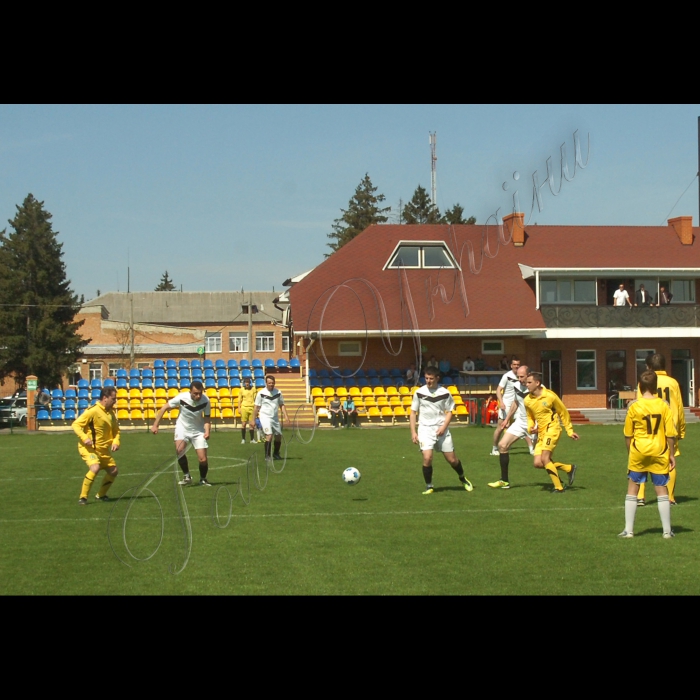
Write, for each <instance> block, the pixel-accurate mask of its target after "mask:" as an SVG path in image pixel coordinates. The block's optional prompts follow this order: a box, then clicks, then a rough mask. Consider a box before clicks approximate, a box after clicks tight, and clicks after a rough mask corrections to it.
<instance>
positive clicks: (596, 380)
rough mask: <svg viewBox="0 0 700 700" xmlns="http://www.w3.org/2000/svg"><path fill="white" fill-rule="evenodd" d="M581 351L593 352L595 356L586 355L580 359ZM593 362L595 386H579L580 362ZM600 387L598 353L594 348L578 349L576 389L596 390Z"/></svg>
mask: <svg viewBox="0 0 700 700" xmlns="http://www.w3.org/2000/svg"><path fill="white" fill-rule="evenodd" d="M580 352H592V353H593V358H589V357H584V358H580V359H579V353H580ZM588 362H592V363H593V386H579V385H578V368H579V363H581V364H583V363H588ZM597 389H598V354H597V353H596V351H595V350H594V349H593V348H588V349H586V348H583V349H581V350H576V391H596V390H597Z"/></svg>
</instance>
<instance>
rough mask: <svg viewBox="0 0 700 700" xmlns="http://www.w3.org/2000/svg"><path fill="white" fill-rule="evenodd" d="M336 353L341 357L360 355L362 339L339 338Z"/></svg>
mask: <svg viewBox="0 0 700 700" xmlns="http://www.w3.org/2000/svg"><path fill="white" fill-rule="evenodd" d="M338 355H340V356H341V357H362V341H361V340H339V341H338Z"/></svg>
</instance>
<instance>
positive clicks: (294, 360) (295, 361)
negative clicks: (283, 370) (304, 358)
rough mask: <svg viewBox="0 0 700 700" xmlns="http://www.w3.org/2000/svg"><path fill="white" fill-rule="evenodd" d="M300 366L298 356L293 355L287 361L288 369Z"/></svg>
mask: <svg viewBox="0 0 700 700" xmlns="http://www.w3.org/2000/svg"><path fill="white" fill-rule="evenodd" d="M300 367H301V363H300V362H299V358H298V357H293V358H292V359H291V360H290V361H289V369H293V370H297V369H299V368H300Z"/></svg>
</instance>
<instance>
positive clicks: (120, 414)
mask: <svg viewBox="0 0 700 700" xmlns="http://www.w3.org/2000/svg"><path fill="white" fill-rule="evenodd" d="M117 420H129V411H128V410H127V409H126V408H120V409H119V410H118V411H117Z"/></svg>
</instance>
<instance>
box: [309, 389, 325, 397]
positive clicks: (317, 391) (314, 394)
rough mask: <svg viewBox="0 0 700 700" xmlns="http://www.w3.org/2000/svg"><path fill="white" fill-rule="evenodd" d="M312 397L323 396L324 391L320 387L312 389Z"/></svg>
mask: <svg viewBox="0 0 700 700" xmlns="http://www.w3.org/2000/svg"><path fill="white" fill-rule="evenodd" d="M311 396H312V397H313V398H316V397H317V396H323V389H321V387H320V386H315V387H312V388H311Z"/></svg>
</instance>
